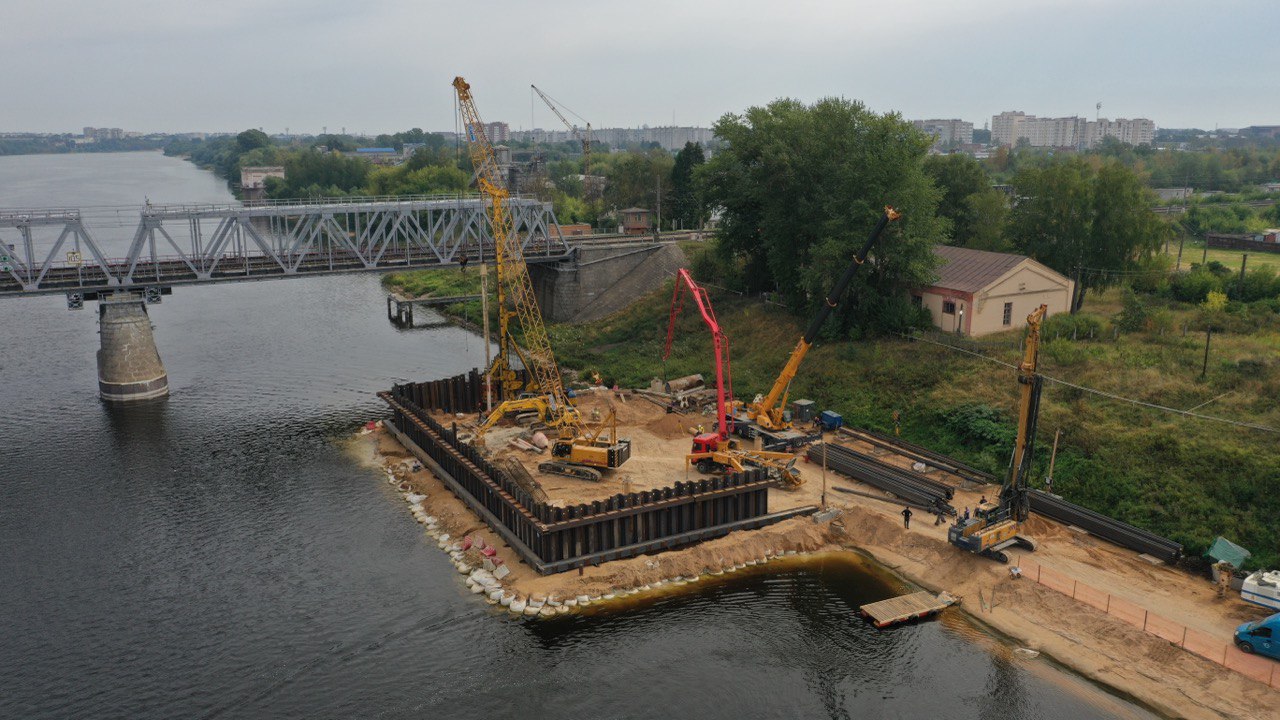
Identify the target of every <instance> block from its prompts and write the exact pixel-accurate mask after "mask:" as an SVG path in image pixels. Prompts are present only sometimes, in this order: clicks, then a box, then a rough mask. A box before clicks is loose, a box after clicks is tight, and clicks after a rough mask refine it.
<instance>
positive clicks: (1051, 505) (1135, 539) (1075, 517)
mask: <svg viewBox="0 0 1280 720" xmlns="http://www.w3.org/2000/svg"><path fill="white" fill-rule="evenodd" d="M1030 496H1031V511H1032V512H1035V513H1039V514H1041V515H1044V516H1046V517H1050V518H1053V519H1054V520H1057V521H1058V522H1063V523H1067V524H1068V525H1075V526H1076V527H1078V528H1081V529H1084V530H1087V531H1089V532H1090V533H1092V534H1094V535H1097V536H1098V537H1100V538H1103V539H1104V540H1109V541H1111V542H1113V543H1115V544H1117V545H1119V546H1121V547H1126V548H1129V549H1130V550H1137V551H1138V552H1140V553H1146V554H1148V555H1151V556H1152V557H1157V558H1160V559H1161V560H1164V561H1165V562H1175V561H1176V560H1177V559H1178V558H1180V557H1182V546H1181V545H1179V544H1178V543H1176V542H1174V541H1172V540H1169V539H1168V538H1163V537H1160V536H1159V535H1156V534H1155V533H1153V532H1148V531H1146V530H1143V529H1142V528H1137V527H1134V526H1132V525H1129V524H1126V523H1122V522H1120V521H1119V520H1113V519H1111V518H1109V517H1107V516H1106V515H1102V514H1100V513H1096V512H1094V511H1092V510H1089V509H1088V508H1083V507H1080V506H1079V505H1076V504H1074V503H1069V502H1067V501H1066V500H1063V499H1062V498H1060V497H1058V496H1056V495H1050V494H1049V493H1046V492H1044V491H1042V490H1032V491H1030Z"/></svg>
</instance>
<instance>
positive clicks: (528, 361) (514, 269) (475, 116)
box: [453, 77, 631, 481]
mask: <svg viewBox="0 0 1280 720" xmlns="http://www.w3.org/2000/svg"><path fill="white" fill-rule="evenodd" d="M453 88H454V91H455V92H456V93H457V95H458V108H459V110H460V111H461V113H462V119H463V124H464V128H465V131H466V133H467V148H468V150H469V151H470V154H471V163H472V165H473V166H474V167H475V169H476V185H477V186H478V187H479V188H480V194H481V195H482V196H483V197H484V199H485V210H486V212H487V213H488V216H489V223H490V225H491V226H492V229H493V239H494V259H495V260H496V264H497V270H498V273H497V274H498V283H497V286H498V287H497V291H498V298H497V299H498V348H499V351H498V357H497V358H496V359H495V361H494V364H493V366H492V367H490V368H489V370H488V373H489V376H490V377H491V378H496V379H497V380H498V382H499V384H500V386H501V387H500V393H501V394H500V397H501V398H502V403H501V404H499V405H498V406H497V407H496V408H494V409H493V412H491V413H490V414H489V416H488V417H487V418H486V419H485V421H484V422H483V423H481V424H480V427H479V428H478V430H477V433H476V441H475V443H476V445H479V446H483V445H484V436H485V433H486V432H487V431H488V430H489V429H490V428H492V427H493V426H494V425H495V424H496V423H497V422H498V421H499V420H501V419H502V418H503V417H505V416H507V415H510V414H520V413H536V416H537V418H538V419H540V420H541V422H542V423H543V424H545V425H546V426H547V427H548V428H549V429H551V430H554V431H555V433H556V439H555V441H554V442H553V443H552V445H551V455H552V456H553V457H554V458H556V459H555V460H552V461H550V462H547V463H542V464H541V465H540V466H539V469H540V470H542V471H543V472H551V473H555V474H559V475H567V476H569V477H576V478H582V479H585V480H594V481H599V480H600V479H601V478H602V477H603V475H602V473H601V471H602V470H604V469H612V468H617V467H619V466H620V465H622V464H623V463H625V462H626V461H627V460H628V459H629V458H630V457H631V441H629V440H625V439H620V438H619V437H618V433H617V424H616V421H613V422H610V420H608V419H607V420H606V421H605V422H604V423H601V425H600V426H599V427H597V428H595V429H591V430H588V429H587V428H586V427H585V425H584V423H583V421H582V416H581V414H580V413H579V412H578V409H577V408H576V407H574V405H573V402H572V401H571V400H570V399H569V394H568V393H567V392H566V391H565V387H564V381H563V379H562V378H561V377H560V368H559V367H558V366H557V364H556V358H555V355H554V354H553V353H552V351H551V341H550V339H549V338H548V337H547V329H546V326H545V325H543V322H542V313H541V311H540V310H539V309H538V301H537V297H536V296H535V295H534V291H533V281H532V280H531V279H530V278H529V267H528V266H527V265H526V264H525V260H524V250H523V248H522V247H521V240H520V237H519V235H518V234H517V233H516V231H515V221H514V219H513V218H512V216H511V212H510V209H509V208H508V206H507V205H508V199H509V198H510V192H509V191H508V189H507V182H506V178H504V177H503V173H502V169H501V168H500V167H499V166H498V159H497V155H496V154H495V153H494V151H493V145H492V144H491V143H490V142H489V138H488V137H487V136H486V135H485V130H484V128H485V125H484V121H483V120H481V119H480V113H479V111H478V110H476V105H475V99H474V98H473V97H472V95H471V85H469V84H468V83H467V81H466V80H464V79H462V78H461V77H456V78H454V79H453ZM512 318H515V319H517V320H518V321H519V324H520V329H521V331H522V332H523V340H524V347H523V348H521V347H520V346H519V345H518V344H517V343H516V341H515V338H514V336H513V334H512V330H511V323H510V321H511V319H512ZM487 340H488V339H487V338H486V342H487ZM513 354H516V355H518V357H519V358H520V360H521V363H522V364H523V365H524V367H525V369H526V371H527V374H528V376H529V377H528V380H527V382H526V383H525V384H524V385H523V386H522V385H521V384H520V383H519V381H518V380H517V377H516V373H515V371H514V369H513V368H512V367H511V356H512V355H513ZM610 417H611V418H612V417H613V413H612V412H610ZM605 425H610V426H611V427H612V431H611V432H610V433H609V435H608V437H605V434H604V432H603V431H604V427H605Z"/></svg>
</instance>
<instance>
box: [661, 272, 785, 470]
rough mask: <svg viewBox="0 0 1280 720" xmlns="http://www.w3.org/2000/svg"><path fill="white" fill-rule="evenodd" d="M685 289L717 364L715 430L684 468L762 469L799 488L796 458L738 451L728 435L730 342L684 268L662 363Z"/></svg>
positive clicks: (699, 441) (699, 439) (697, 444)
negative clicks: (708, 336)
mask: <svg viewBox="0 0 1280 720" xmlns="http://www.w3.org/2000/svg"><path fill="white" fill-rule="evenodd" d="M686 287H687V288H688V289H689V294H690V295H692V296H693V301H694V303H695V304H697V306H698V312H699V313H701V315H702V320H703V322H705V323H706V324H707V327H708V328H709V329H710V330H711V344H712V348H713V349H714V352H715V363H716V426H715V429H714V430H713V431H712V432H704V433H699V434H698V435H695V436H694V438H693V447H692V451H691V452H690V453H689V454H688V455H686V456H685V464H686V465H693V466H694V467H696V468H697V469H698V472H701V473H713V472H724V471H728V470H732V471H734V472H742V471H743V470H746V469H748V468H760V469H762V470H764V472H765V475H766V476H768V477H769V479H770V480H774V481H775V482H778V483H779V484H780V485H781V486H782V487H785V488H787V489H795V488H798V487H800V486H801V485H802V484H803V483H804V481H803V480H801V479H800V471H799V470H796V468H795V465H796V457H795V455H792V454H790V453H781V452H768V451H763V450H743V449H739V448H738V447H737V443H736V442H734V441H733V440H731V439H730V438H729V432H730V430H731V429H732V426H733V418H732V417H731V416H730V415H729V412H728V411H729V408H730V407H731V406H732V403H733V387H732V385H733V376H732V374H731V372H730V369H729V368H730V365H729V338H728V336H726V335H725V334H724V332H723V331H722V330H721V329H720V323H719V322H717V321H716V313H715V310H713V309H712V307H711V299H710V298H709V297H707V291H706V290H705V289H704V288H703V287H702V286H701V285H699V284H698V283H697V282H695V281H694V279H693V277H692V276H691V275H689V271H688V270H685V269H684V268H681V269H680V270H679V271H678V272H677V273H676V287H675V291H674V293H673V294H672V296H671V316H670V319H669V321H668V323H667V344H666V346H665V347H664V348H663V351H662V360H663V362H666V359H667V358H668V357H669V356H670V355H671V343H672V342H673V341H674V340H675V332H676V318H677V317H678V316H679V315H680V310H681V309H682V307H683V306H682V304H681V302H680V298H681V294H682V292H683V289H684V288H686Z"/></svg>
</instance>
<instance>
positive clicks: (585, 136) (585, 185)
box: [529, 84, 598, 201]
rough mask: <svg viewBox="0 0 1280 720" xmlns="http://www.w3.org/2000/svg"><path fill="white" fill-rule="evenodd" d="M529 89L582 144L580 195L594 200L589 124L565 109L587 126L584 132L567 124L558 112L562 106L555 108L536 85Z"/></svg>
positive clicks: (594, 187)
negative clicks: (536, 94)
mask: <svg viewBox="0 0 1280 720" xmlns="http://www.w3.org/2000/svg"><path fill="white" fill-rule="evenodd" d="M529 87H531V88H533V91H534V92H536V93H538V97H540V98H542V102H544V103H546V104H547V107H549V108H551V112H553V113H555V114H556V117H558V118H560V122H562V123H564V126H565V127H566V128H569V132H570V133H571V134H572V135H573V136H574V137H575V138H577V140H578V142H580V143H582V195H583V197H584V198H586V199H587V200H588V201H590V200H594V199H595V198H596V197H597V195H598V192H597V188H596V183H594V182H592V181H591V123H589V122H587V121H586V119H584V118H583V117H582V116H581V115H579V114H578V113H576V112H573V111H572V110H569V108H567V107H566V108H565V110H569V113H570V114H572V115H573V116H574V117H576V118H578V119H579V120H582V122H583V124H584V125H586V126H587V127H586V130H583V129H581V128H579V127H578V126H577V125H575V124H574V123H571V122H569V119H568V118H566V117H565V116H564V113H562V112H560V107H563V106H560V107H557V106H556V103H555V102H554V101H553V100H552V99H551V97H550V96H548V95H547V94H546V93H544V92H542V90H540V89H538V86H537V85H533V84H530V85H529Z"/></svg>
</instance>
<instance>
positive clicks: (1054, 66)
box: [0, 0, 1280, 134]
mask: <svg viewBox="0 0 1280 720" xmlns="http://www.w3.org/2000/svg"><path fill="white" fill-rule="evenodd" d="M802 5H803V7H799V8H797V7H791V6H789V7H788V8H782V7H775V6H774V5H773V4H770V3H761V2H737V3H729V2H722V1H721V0H707V1H705V2H698V3H682V4H677V3H672V2H657V3H654V4H652V5H650V6H648V10H647V11H646V12H645V13H640V14H637V13H636V11H635V10H634V9H633V8H615V7H599V8H593V10H592V13H591V14H590V16H589V19H587V20H580V19H578V18H579V16H580V13H577V12H575V11H574V10H573V7H572V6H571V5H570V4H568V3H563V2H556V1H555V0H552V1H551V2H549V3H542V4H539V5H537V6H536V7H535V6H526V5H524V4H520V3H510V2H501V1H500V2H497V3H496V5H494V6H493V8H490V9H496V10H498V11H500V12H498V15H500V16H501V17H502V18H503V22H502V27H503V28H513V29H527V28H534V29H536V30H537V31H538V33H539V35H538V36H537V38H536V43H534V44H532V45H530V44H528V43H525V42H483V43H482V42H478V41H477V37H479V36H481V35H483V36H484V37H486V38H492V37H493V36H494V31H493V28H491V27H489V26H488V25H486V23H487V22H490V20H489V18H490V17H491V15H489V14H485V15H478V14H476V13H475V11H474V10H471V9H469V8H468V7H466V6H438V7H423V6H421V5H420V4H414V3H410V2H408V0H375V1H374V2H371V3H367V4H362V5H360V6H358V7H357V6H350V5H347V4H339V3H329V2H320V3H315V2H311V3H306V2H302V0H288V1H286V2H283V3H276V4H274V5H272V6H269V7H262V6H260V4H258V3H252V2H248V1H247V0H228V2H226V3H219V4H217V5H216V6H208V5H206V4H200V3H194V2H173V3H160V2H156V1H155V0H122V2H121V3H115V4H112V5H110V6H100V7H99V6H82V5H80V4H78V3H72V2H70V0H49V2H45V3H40V4H25V5H22V6H19V7H18V8H13V9H10V12H9V13H8V15H9V19H10V20H11V21H12V22H13V25H14V26H15V27H23V28H24V32H23V33H21V34H19V35H17V36H16V37H14V38H12V39H11V40H10V41H9V42H7V43H5V44H4V46H3V47H0V62H3V63H4V65H5V66H6V67H7V68H9V69H10V72H8V73H6V74H5V76H4V78H3V79H0V89H2V90H4V91H5V93H6V95H8V96H9V97H11V98H20V101H18V102H12V103H6V104H5V106H4V107H3V108H0V131H9V132H14V131H32V132H76V131H78V130H79V129H80V128H81V127H82V126H84V125H94V126H106V127H122V128H131V129H135V130H138V131H142V132H189V131H199V132H231V131H237V130H242V129H244V128H246V127H263V128H264V129H266V130H267V131H268V132H273V133H274V132H283V131H284V130H285V129H286V128H288V129H289V130H290V131H291V132H294V133H303V132H306V133H319V132H320V131H321V128H322V127H324V126H328V127H329V129H330V130H331V131H332V130H335V129H337V128H340V127H343V126H345V127H346V128H347V129H348V131H349V132H360V133H367V134H378V133H382V132H394V131H397V130H404V129H408V128H412V127H421V128H423V129H430V130H446V129H449V128H451V127H453V126H454V125H455V123H454V120H453V117H452V115H453V107H454V106H453V97H452V88H451V87H450V81H451V80H452V78H453V76H454V75H457V74H461V75H463V76H464V77H466V78H467V79H468V80H469V81H470V82H471V83H472V85H473V86H474V88H475V93H476V98H477V104H478V106H479V109H480V111H481V112H482V114H483V116H484V117H485V119H486V120H491V121H493V120H500V121H504V122H507V123H509V124H510V125H511V127H512V129H513V130H519V129H533V128H544V129H555V128H556V127H557V126H558V121H557V120H556V119H555V118H554V117H553V116H552V115H551V112H550V111H549V110H548V109H547V108H546V107H545V106H541V105H540V103H535V102H532V100H533V98H532V96H531V91H530V88H529V85H530V83H537V84H538V85H539V87H544V88H545V89H546V90H547V91H548V92H550V93H552V94H553V95H554V96H555V97H556V98H557V99H560V100H563V101H564V102H565V103H566V104H567V106H568V107H571V108H572V109H573V110H575V111H577V112H578V113H581V114H582V116H583V117H585V118H587V119H588V120H590V121H591V122H592V125H593V126H595V127H639V126H641V125H649V126H663V125H676V126H695V127H709V126H711V125H712V124H713V123H714V122H715V121H716V120H717V119H718V118H719V117H721V116H722V115H724V114H726V113H740V112H742V111H744V110H745V109H747V108H748V107H751V106H756V105H763V104H767V103H768V102H770V101H772V100H774V99H776V98H779V97H794V98H797V99H799V100H802V101H805V102H813V101H816V100H818V99H819V98H822V97H827V96H843V97H848V98H853V99H857V100H859V101H861V102H863V103H865V104H866V105H867V106H868V107H869V108H870V109H872V110H874V111H876V112H890V111H893V112H899V113H901V114H902V115H903V117H906V118H935V117H956V118H963V119H966V120H970V121H974V126H975V128H977V127H980V126H981V124H982V123H983V122H985V121H986V120H987V119H988V118H990V117H992V116H993V115H996V114H998V113H1000V112H1002V111H1004V110H1008V109H1011V108H1023V109H1026V110H1027V111H1028V112H1034V113H1036V114H1038V115H1041V116H1044V117H1069V116H1076V115H1078V116H1081V117H1092V116H1093V115H1094V110H1095V103H1097V102H1102V104H1103V107H1102V113H1103V114H1104V115H1106V116H1109V117H1115V118H1133V117H1141V118H1152V119H1154V120H1155V121H1156V123H1157V125H1159V126H1160V127H1173V128H1184V127H1198V128H1202V129H1206V130H1211V129H1213V128H1215V127H1245V126H1249V125H1267V124H1275V123H1277V122H1280V96H1278V95H1277V94H1276V93H1274V92H1268V91H1267V89H1268V88H1272V87H1274V85H1275V82H1274V80H1273V78H1272V76H1271V74H1270V71H1269V70H1268V69H1267V68H1266V67H1265V63H1264V62H1262V59H1263V58H1264V57H1265V53H1266V48H1267V47H1269V44H1270V42H1271V38H1270V37H1269V32H1270V28H1273V27H1276V26H1277V21H1280V7H1274V6H1272V5H1270V4H1267V3H1262V2H1257V1H1255V2H1243V1H1237V2H1225V3H1220V4H1216V5H1214V6H1201V5H1199V4H1191V3H1172V4H1170V3H1168V2H1163V3H1161V2H1155V1H1154V0H1132V1H1130V2H1122V3H1104V2H1101V1H1100V0H1075V1H1074V2H1066V1H1065V0H1049V1H1047V2H1042V3H1037V4H1035V6H1034V7H1028V6H1026V4H1018V3H1012V2H1005V1H1004V0H977V1H976V2H974V3H966V4H964V6H963V7H956V6H954V5H953V4H948V3H942V2H938V1H937V0H909V1H907V2H903V3H898V4H895V5H894V6H893V7H892V8H889V7H882V6H880V5H874V4H869V3H848V4H828V3H820V2H809V3H802ZM1175 6H1176V7H1177V9H1178V12H1177V13H1169V12H1167V11H1168V10H1169V9H1170V8H1171V7H1175ZM1215 37H1231V38H1232V47H1233V49H1234V51H1235V53H1236V54H1234V55H1233V58H1234V59H1233V60H1232V61H1231V62H1230V64H1228V63H1227V62H1226V60H1225V59H1224V58H1225V56H1224V55H1223V54H1222V53H1221V52H1220V51H1219V50H1217V49H1215V48H1216V47H1217V46H1216V45H1215V43H1213V42H1212V41H1211V40H1212V38H1215ZM639 39H643V42H639V41H638V40H639ZM1241 48H1243V49H1244V50H1245V53H1246V54H1245V55H1244V56H1243V58H1241V56H1240V55H1239V50H1240V49H1241ZM1249 48H1255V49H1256V54H1257V58H1258V61H1257V62H1252V63H1251V62H1249V61H1248V54H1247V52H1248V49H1249Z"/></svg>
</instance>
